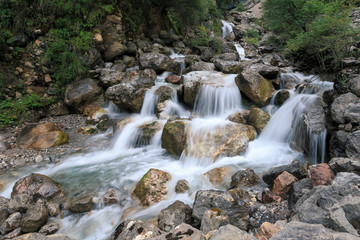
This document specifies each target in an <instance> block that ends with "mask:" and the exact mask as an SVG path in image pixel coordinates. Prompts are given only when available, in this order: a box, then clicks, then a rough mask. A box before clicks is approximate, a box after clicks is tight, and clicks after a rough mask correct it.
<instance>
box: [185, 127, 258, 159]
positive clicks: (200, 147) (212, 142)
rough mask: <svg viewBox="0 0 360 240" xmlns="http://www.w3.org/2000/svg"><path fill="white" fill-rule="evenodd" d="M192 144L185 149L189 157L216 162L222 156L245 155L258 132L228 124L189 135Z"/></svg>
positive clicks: (253, 129) (250, 128) (252, 128)
mask: <svg viewBox="0 0 360 240" xmlns="http://www.w3.org/2000/svg"><path fill="white" fill-rule="evenodd" d="M189 137H190V138H191V142H192V143H193V144H191V145H190V144H188V146H187V148H186V149H185V154H186V155H187V156H192V157H196V158H198V159H201V158H207V159H210V160H212V161H216V160H217V159H218V158H219V157H221V156H227V157H233V156H237V155H240V154H243V153H245V151H246V149H247V147H248V144H249V142H250V141H252V140H254V139H255V137H256V130H255V128H254V127H252V126H250V125H245V124H241V123H233V122H230V123H227V124H226V125H221V126H218V127H217V128H215V129H212V130H211V131H209V130H207V129H200V130H199V131H195V132H191V133H189Z"/></svg>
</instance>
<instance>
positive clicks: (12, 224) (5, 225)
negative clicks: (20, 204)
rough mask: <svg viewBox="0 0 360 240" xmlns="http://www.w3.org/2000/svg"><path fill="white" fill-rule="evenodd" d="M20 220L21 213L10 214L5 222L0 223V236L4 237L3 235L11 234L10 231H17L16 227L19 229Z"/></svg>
mask: <svg viewBox="0 0 360 240" xmlns="http://www.w3.org/2000/svg"><path fill="white" fill-rule="evenodd" d="M21 218H22V216H21V213H19V212H16V213H13V214H11V215H10V216H9V217H8V218H7V219H6V220H4V221H3V222H1V225H0V232H1V234H3V235H4V234H6V233H8V232H11V231H13V230H15V229H17V228H18V227H20V225H21Z"/></svg>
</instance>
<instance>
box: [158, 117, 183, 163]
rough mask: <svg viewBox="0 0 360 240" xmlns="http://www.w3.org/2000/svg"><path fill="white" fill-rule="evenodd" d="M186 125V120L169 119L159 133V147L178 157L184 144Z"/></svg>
mask: <svg viewBox="0 0 360 240" xmlns="http://www.w3.org/2000/svg"><path fill="white" fill-rule="evenodd" d="M186 126H187V121H184V120H174V121H170V120H169V121H168V122H167V123H166V124H165V126H164V129H163V132H162V135H161V147H162V148H165V149H166V150H167V151H169V152H170V153H171V154H174V155H176V156H179V157H180V155H181V153H182V152H183V150H184V149H185V145H186Z"/></svg>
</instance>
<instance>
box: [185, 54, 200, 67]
mask: <svg viewBox="0 0 360 240" xmlns="http://www.w3.org/2000/svg"><path fill="white" fill-rule="evenodd" d="M200 61H201V59H200V56H199V55H191V54H190V55H186V56H185V64H186V65H191V64H193V63H195V62H200Z"/></svg>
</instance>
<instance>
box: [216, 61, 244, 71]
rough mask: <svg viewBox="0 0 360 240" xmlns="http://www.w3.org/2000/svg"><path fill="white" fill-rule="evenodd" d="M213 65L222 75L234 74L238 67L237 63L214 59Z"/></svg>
mask: <svg viewBox="0 0 360 240" xmlns="http://www.w3.org/2000/svg"><path fill="white" fill-rule="evenodd" d="M214 64H215V66H216V68H217V69H219V70H220V71H221V72H223V73H236V67H237V66H238V65H239V62H238V61H226V60H222V59H216V60H215V61H214Z"/></svg>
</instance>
